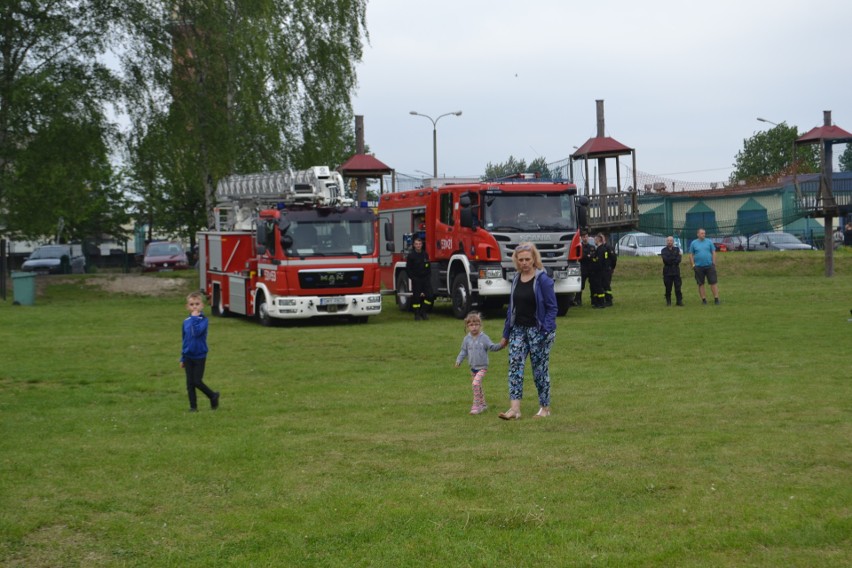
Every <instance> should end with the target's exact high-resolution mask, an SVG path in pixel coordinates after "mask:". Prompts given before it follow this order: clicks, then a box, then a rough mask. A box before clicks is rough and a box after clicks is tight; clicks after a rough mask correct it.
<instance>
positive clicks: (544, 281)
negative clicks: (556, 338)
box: [503, 268, 556, 339]
mask: <svg viewBox="0 0 852 568" xmlns="http://www.w3.org/2000/svg"><path fill="white" fill-rule="evenodd" d="M520 277H521V273H520V272H518V273H516V274H515V278H514V280H512V289H511V291H510V292H509V309H508V310H507V311H506V324H505V325H504V326H503V337H505V338H506V339H509V332H510V331H512V327H513V326H514V325H515V306H514V305H513V302H512V296H513V295H514V293H515V286H516V285H517V284H518V279H519V278H520ZM533 291H534V292H535V320H536V323H537V324H538V329H539V330H540V331H541V332H542V333H545V334H548V333H550V332H551V331H555V330H556V292H554V291H553V279H552V278H551V277H550V276H548V275H547V272H545V271H544V270H542V269H540V268H537V269H536V271H535V281H534V283H533Z"/></svg>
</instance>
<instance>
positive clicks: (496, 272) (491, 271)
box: [479, 268, 503, 279]
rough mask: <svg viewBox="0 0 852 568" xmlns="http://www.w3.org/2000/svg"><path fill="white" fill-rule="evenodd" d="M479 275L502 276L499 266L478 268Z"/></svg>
mask: <svg viewBox="0 0 852 568" xmlns="http://www.w3.org/2000/svg"><path fill="white" fill-rule="evenodd" d="M479 277H480V278H483V279H486V278H503V270H502V269H500V268H480V269H479Z"/></svg>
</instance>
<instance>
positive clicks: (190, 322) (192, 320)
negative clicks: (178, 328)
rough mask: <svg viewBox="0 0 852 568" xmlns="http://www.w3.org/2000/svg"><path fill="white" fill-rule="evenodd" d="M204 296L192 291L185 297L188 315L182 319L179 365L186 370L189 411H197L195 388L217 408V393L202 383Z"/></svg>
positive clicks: (205, 327) (213, 407)
mask: <svg viewBox="0 0 852 568" xmlns="http://www.w3.org/2000/svg"><path fill="white" fill-rule="evenodd" d="M203 309H204V296H203V295H202V294H201V292H192V293H191V294H189V295H188V296H187V297H186V310H187V311H188V312H189V317H187V318H186V319H185V320H183V349H182V350H181V353H180V366H181V367H182V368H183V369H184V370H185V371H186V392H187V394H189V411H190V412H197V411H198V402H197V400H196V396H195V389H198V390H200V391H201V392H203V393H204V394H205V395H206V396H207V398H209V399H210V408H212V409H213V410H216V409H217V408H219V393H218V392H213V390H212V389H210V387H208V386H207V385H205V384H204V364H205V363H206V362H207V323H208V322H207V318H206V317H204V313H203V311H202V310H203Z"/></svg>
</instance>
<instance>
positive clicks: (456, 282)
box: [451, 274, 471, 319]
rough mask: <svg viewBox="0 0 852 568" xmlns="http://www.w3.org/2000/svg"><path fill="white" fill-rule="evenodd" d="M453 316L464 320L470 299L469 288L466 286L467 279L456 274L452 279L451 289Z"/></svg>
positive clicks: (462, 275)
mask: <svg viewBox="0 0 852 568" xmlns="http://www.w3.org/2000/svg"><path fill="white" fill-rule="evenodd" d="M451 293H452V299H453V315H454V316H456V317H457V318H459V319H464V318H465V316H467V313H468V312H469V311H470V306H471V298H470V288H468V286H467V277H466V276H465V275H464V274H456V275H455V277H454V278H453V287H452V292H451Z"/></svg>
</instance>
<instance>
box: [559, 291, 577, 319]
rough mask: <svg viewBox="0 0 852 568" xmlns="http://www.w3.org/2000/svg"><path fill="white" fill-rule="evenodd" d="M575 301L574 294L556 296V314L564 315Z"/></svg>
mask: <svg viewBox="0 0 852 568" xmlns="http://www.w3.org/2000/svg"><path fill="white" fill-rule="evenodd" d="M573 301H574V294H560V295H558V296H556V315H557V316H564V315H565V314H567V313H568V308H570V307H571V303H572V302H573Z"/></svg>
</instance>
